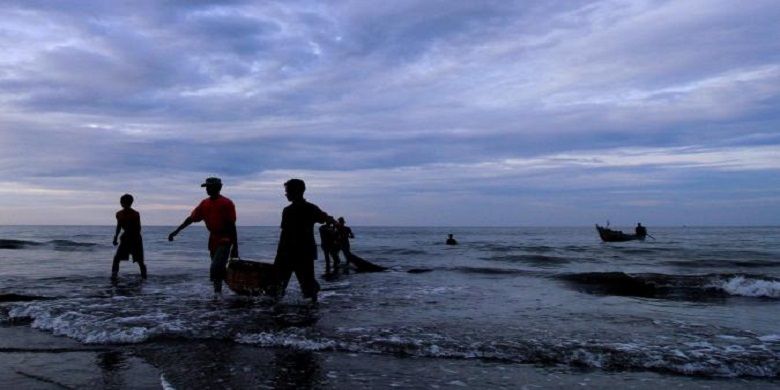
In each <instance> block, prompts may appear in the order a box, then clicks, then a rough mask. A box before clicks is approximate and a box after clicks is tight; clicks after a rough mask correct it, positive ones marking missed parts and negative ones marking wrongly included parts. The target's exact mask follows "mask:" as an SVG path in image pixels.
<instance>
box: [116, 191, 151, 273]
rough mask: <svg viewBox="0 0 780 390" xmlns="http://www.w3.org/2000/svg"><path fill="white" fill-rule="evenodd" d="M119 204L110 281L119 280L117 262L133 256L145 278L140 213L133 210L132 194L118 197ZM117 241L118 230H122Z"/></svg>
mask: <svg viewBox="0 0 780 390" xmlns="http://www.w3.org/2000/svg"><path fill="white" fill-rule="evenodd" d="M119 204H120V205H122V210H119V211H117V213H116V232H115V233H114V246H116V245H119V247H117V248H116V254H115V255H114V263H113V265H112V266H111V281H112V282H117V281H118V280H119V262H120V261H123V260H128V259H130V256H133V262H134V263H138V267H139V268H140V269H141V279H144V280H146V264H144V244H143V241H142V240H141V214H140V213H138V211H135V210H133V208H132V207H131V206H132V205H133V196H132V195H130V194H124V195H122V196H121V197H120V198H119ZM123 230H124V232H123V233H122V236H121V238H120V240H119V241H117V238H119V232H121V231H123Z"/></svg>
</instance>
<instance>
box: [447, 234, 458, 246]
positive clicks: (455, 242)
mask: <svg viewBox="0 0 780 390" xmlns="http://www.w3.org/2000/svg"><path fill="white" fill-rule="evenodd" d="M446 244H447V245H458V242H457V241H455V239H454V238H453V237H452V234H450V235H449V237H447V241H446Z"/></svg>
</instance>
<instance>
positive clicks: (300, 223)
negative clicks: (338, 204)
mask: <svg viewBox="0 0 780 390" xmlns="http://www.w3.org/2000/svg"><path fill="white" fill-rule="evenodd" d="M305 191H306V184H305V183H304V182H303V180H301V179H290V180H288V181H287V182H286V183H284V195H285V196H286V197H287V200H289V201H290V202H291V204H290V205H289V206H287V207H285V208H284V210H283V211H282V224H281V228H282V231H281V234H280V235H279V245H278V247H277V249H276V258H275V259H274V266H275V267H276V271H277V273H278V281H279V286H278V288H279V289H278V291H277V297H278V298H281V297H282V296H284V292H285V290H287V284H288V283H289V282H290V277H291V276H292V273H293V272H295V277H296V278H297V279H298V284H299V285H300V286H301V292H302V293H303V296H304V298H311V301H312V303H316V302H317V293H318V292H319V290H320V285H319V283H317V280H316V279H314V260H315V259H316V258H317V243H316V242H315V241H314V224H315V223H325V222H330V223H334V224H335V222H336V221H335V220H334V219H333V217H331V216H329V215H328V214H326V213H325V212H324V211H322V210H320V208H319V207H317V205H315V204H312V203H309V202H307V201H306V199H304V198H303V193H304V192H305Z"/></svg>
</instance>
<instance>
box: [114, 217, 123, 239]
mask: <svg viewBox="0 0 780 390" xmlns="http://www.w3.org/2000/svg"><path fill="white" fill-rule="evenodd" d="M121 230H122V226H120V225H119V221H116V232H115V233H114V245H118V244H119V243H118V242H117V241H116V239H117V237H119V232H120V231H121Z"/></svg>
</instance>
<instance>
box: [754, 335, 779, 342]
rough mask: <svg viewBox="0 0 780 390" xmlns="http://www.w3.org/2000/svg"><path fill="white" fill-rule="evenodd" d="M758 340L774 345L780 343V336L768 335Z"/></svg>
mask: <svg viewBox="0 0 780 390" xmlns="http://www.w3.org/2000/svg"><path fill="white" fill-rule="evenodd" d="M758 339H759V340H761V341H763V342H765V343H776V342H780V334H768V335H765V336H761V337H759V338H758Z"/></svg>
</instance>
